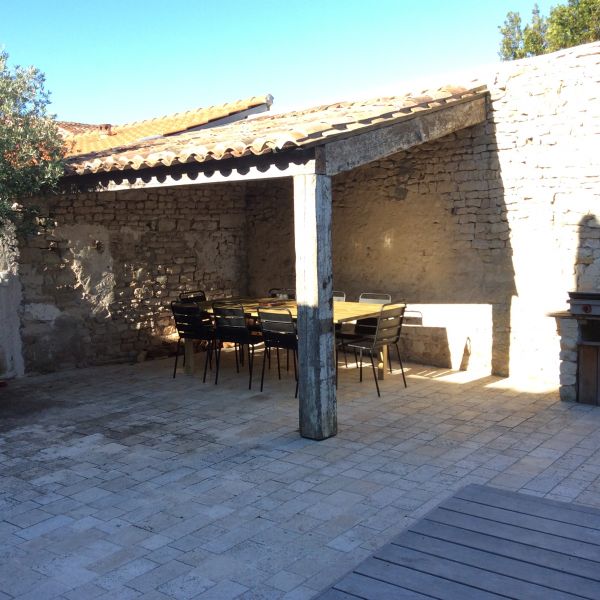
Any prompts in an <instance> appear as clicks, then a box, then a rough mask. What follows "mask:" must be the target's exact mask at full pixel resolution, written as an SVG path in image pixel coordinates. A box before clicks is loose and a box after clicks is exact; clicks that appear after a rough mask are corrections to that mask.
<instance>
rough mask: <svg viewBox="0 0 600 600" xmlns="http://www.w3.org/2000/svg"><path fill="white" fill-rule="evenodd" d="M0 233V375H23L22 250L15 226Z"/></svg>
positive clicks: (0, 376)
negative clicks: (15, 235)
mask: <svg viewBox="0 0 600 600" xmlns="http://www.w3.org/2000/svg"><path fill="white" fill-rule="evenodd" d="M2 229H3V232H2V234H1V235H0V378H2V377H14V376H18V375H23V372H24V365H23V356H22V351H21V336H20V332H19V308H20V305H21V283H20V281H19V278H18V250H17V243H16V240H15V238H14V227H13V226H12V224H10V223H3V224H2Z"/></svg>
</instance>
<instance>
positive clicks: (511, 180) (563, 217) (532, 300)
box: [490, 43, 600, 381]
mask: <svg viewBox="0 0 600 600" xmlns="http://www.w3.org/2000/svg"><path fill="white" fill-rule="evenodd" d="M490 89H491V90H492V100H493V114H492V119H493V124H494V128H495V131H494V135H495V138H496V146H497V152H498V157H499V159H500V173H501V178H502V183H503V187H504V203H505V205H506V208H507V216H508V225H509V228H510V241H511V246H512V252H513V266H514V271H515V295H514V297H513V298H512V302H511V315H510V316H511V338H510V370H511V374H515V373H519V371H524V373H523V374H526V373H531V374H534V375H535V374H545V375H546V376H547V378H548V379H551V380H553V381H556V378H557V374H558V372H559V365H558V357H559V356H560V352H561V348H560V341H559V337H558V336H557V332H556V323H555V320H554V319H552V318H549V317H548V316H547V313H548V312H552V311H556V310H560V309H564V308H566V299H567V292H568V291H569V290H572V289H575V288H577V287H579V286H581V285H585V287H588V286H593V287H595V289H600V281H599V280H598V277H597V276H596V275H597V273H598V272H599V271H598V264H599V263H598V262H597V261H598V258H599V257H598V256H597V255H596V256H594V252H595V248H596V247H598V245H599V244H600V235H599V230H598V229H597V228H596V227H594V226H592V220H591V219H592V218H593V217H594V216H595V215H597V214H598V213H599V210H600V209H599V208H598V207H599V206H600V203H599V200H600V152H598V145H599V140H600V102H599V100H600V44H599V43H595V44H588V45H585V46H579V47H576V48H571V49H569V50H565V51H562V52H558V53H555V54H551V55H547V56H543V57H538V58H535V59H530V60H527V61H519V62H518V63H515V64H514V65H510V64H508V65H505V66H504V68H503V69H502V70H501V71H500V72H499V73H498V74H497V76H496V78H495V80H494V81H493V82H491V83H490ZM593 273H595V274H593ZM563 352H564V349H563Z"/></svg>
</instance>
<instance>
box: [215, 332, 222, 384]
mask: <svg viewBox="0 0 600 600" xmlns="http://www.w3.org/2000/svg"><path fill="white" fill-rule="evenodd" d="M220 363H221V342H219V341H217V342H215V367H216V368H215V371H216V374H215V385H217V381H219V365H220Z"/></svg>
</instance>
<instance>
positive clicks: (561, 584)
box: [319, 485, 600, 600]
mask: <svg viewBox="0 0 600 600" xmlns="http://www.w3.org/2000/svg"><path fill="white" fill-rule="evenodd" d="M332 590H333V591H335V592H340V593H345V594H348V595H349V596H336V595H332V594H333V591H332ZM327 594H329V595H327ZM319 598H321V600H338V599H339V600H342V599H344V600H345V599H346V598H362V599H365V600H380V599H385V600H387V599H391V598H394V599H395V598H407V599H411V600H413V599H424V598H439V599H443V600H458V599H460V600H468V599H470V598H473V599H475V600H480V599H492V598H518V599H519V600H538V599H539V600H546V599H549V598H552V599H553V600H567V599H572V600H574V599H582V598H585V599H586V600H594V599H597V598H600V511H596V510H590V509H589V508H588V507H585V506H583V507H582V506H577V505H571V504H567V503H561V502H557V501H550V500H545V499H543V498H537V497H533V496H527V495H524V494H518V493H515V492H509V491H506V490H498V489H497V488H493V487H486V486H478V485H469V486H467V487H466V488H463V489H462V490H459V491H458V492H457V493H456V494H455V496H453V497H452V498H449V499H447V500H445V501H444V502H442V503H441V504H440V505H439V506H438V507H437V508H435V509H433V510H432V511H430V512H429V513H428V514H427V515H425V516H424V517H423V518H422V519H421V520H419V521H417V522H416V523H413V524H412V525H410V526H409V527H408V528H407V529H406V530H405V531H404V532H402V533H401V534H400V535H398V536H397V537H396V538H394V539H393V540H392V542H391V543H390V544H387V545H385V546H384V547H383V548H380V549H379V550H378V551H377V552H375V553H374V555H373V556H371V557H370V558H367V559H366V560H365V561H363V562H362V563H361V564H360V565H358V566H357V567H356V568H355V569H354V571H353V572H351V573H349V574H348V575H346V576H345V577H343V578H342V579H341V580H340V581H338V583H336V584H335V585H334V586H333V587H332V588H330V590H327V591H326V592H324V594H323V595H321V596H319Z"/></svg>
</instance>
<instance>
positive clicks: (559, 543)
mask: <svg viewBox="0 0 600 600" xmlns="http://www.w3.org/2000/svg"><path fill="white" fill-rule="evenodd" d="M427 520H428V521H432V522H438V523H444V524H446V525H454V526H456V527H460V528H462V529H466V530H467V531H476V532H478V533H485V534H487V535H491V536H494V537H499V538H502V539H505V540H512V541H516V542H521V543H522V544H528V545H530V546H534V547H535V548H544V549H546V550H554V551H556V552H562V553H563V554H568V555H571V556H575V557H579V558H585V559H588V560H593V561H599V560H600V556H599V549H598V546H596V545H591V544H585V543H583V542H577V541H575V540H569V539H567V538H564V537H561V536H558V535H552V534H548V533H541V532H539V531H532V530H531V529H523V528H521V527H518V526H515V525H508V524H506V523H499V522H497V521H490V520H489V519H482V518H479V517H475V516H472V515H466V514H464V513H459V512H454V511H449V510H444V509H439V510H437V511H436V512H435V513H432V514H431V515H429V516H428V517H427Z"/></svg>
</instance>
